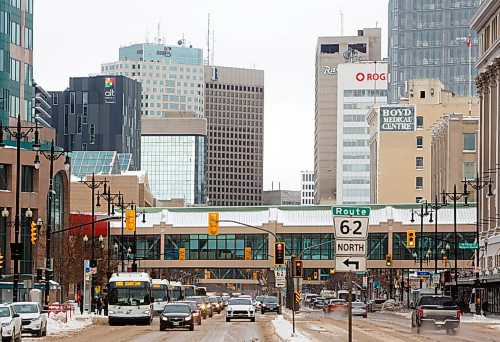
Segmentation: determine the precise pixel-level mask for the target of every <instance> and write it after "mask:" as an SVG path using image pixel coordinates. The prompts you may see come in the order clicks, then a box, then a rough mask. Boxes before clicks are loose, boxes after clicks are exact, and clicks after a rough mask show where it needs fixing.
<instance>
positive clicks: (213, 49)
mask: <svg viewBox="0 0 500 342" xmlns="http://www.w3.org/2000/svg"><path fill="white" fill-rule="evenodd" d="M214 56H215V30H212V56H211V58H212V64H215V57H214Z"/></svg>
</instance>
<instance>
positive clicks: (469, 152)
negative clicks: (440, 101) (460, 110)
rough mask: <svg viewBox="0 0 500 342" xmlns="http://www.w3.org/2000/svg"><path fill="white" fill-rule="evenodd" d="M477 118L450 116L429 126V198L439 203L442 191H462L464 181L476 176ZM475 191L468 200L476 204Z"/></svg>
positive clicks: (458, 115) (459, 115)
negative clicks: (455, 189) (454, 187)
mask: <svg viewBox="0 0 500 342" xmlns="http://www.w3.org/2000/svg"><path fill="white" fill-rule="evenodd" d="M478 123H479V117H477V116H464V115H463V114H455V113H451V114H448V115H445V116H444V117H443V118H442V119H441V120H440V121H437V122H436V123H435V124H434V126H433V127H432V138H431V139H432V140H431V197H430V199H432V200H435V198H436V196H437V198H438V200H441V195H440V194H441V192H442V191H443V190H446V191H452V189H453V186H454V185H456V186H457V191H458V192H462V191H463V187H462V185H463V182H462V181H463V180H464V179H469V180H472V179H474V178H476V174H477V130H478ZM475 198H476V196H475V191H472V192H471V193H470V194H469V201H470V202H475V201H476V199H475Z"/></svg>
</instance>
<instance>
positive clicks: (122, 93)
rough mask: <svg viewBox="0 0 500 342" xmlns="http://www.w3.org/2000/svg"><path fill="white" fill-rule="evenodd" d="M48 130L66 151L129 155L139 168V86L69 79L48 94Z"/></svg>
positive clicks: (121, 79) (111, 79) (108, 79)
mask: <svg viewBox="0 0 500 342" xmlns="http://www.w3.org/2000/svg"><path fill="white" fill-rule="evenodd" d="M50 93H51V95H52V127H54V128H56V131H57V135H56V137H57V144H58V145H59V146H62V147H63V148H64V149H65V150H68V151H116V152H119V153H131V154H132V160H131V168H130V169H131V170H137V169H139V167H140V165H141V144H140V142H141V140H140V139H141V112H140V103H141V85H140V83H139V82H137V81H134V80H132V79H130V78H128V77H125V76H94V77H71V78H70V80H69V87H68V88H67V89H66V90H64V91H59V92H57V91H52V92H50Z"/></svg>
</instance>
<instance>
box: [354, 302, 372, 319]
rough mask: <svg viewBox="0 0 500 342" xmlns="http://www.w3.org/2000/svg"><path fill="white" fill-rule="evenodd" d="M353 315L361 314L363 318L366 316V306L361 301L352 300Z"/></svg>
mask: <svg viewBox="0 0 500 342" xmlns="http://www.w3.org/2000/svg"><path fill="white" fill-rule="evenodd" d="M351 313H352V315H353V316H363V318H366V317H368V308H367V306H366V304H365V303H363V302H353V303H352V311H351Z"/></svg>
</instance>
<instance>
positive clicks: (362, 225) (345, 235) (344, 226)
mask: <svg viewBox="0 0 500 342" xmlns="http://www.w3.org/2000/svg"><path fill="white" fill-rule="evenodd" d="M333 225H334V227H335V239H353V240H357V239H361V240H366V237H367V233H368V216H366V217H340V216H335V217H334V218H333Z"/></svg>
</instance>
